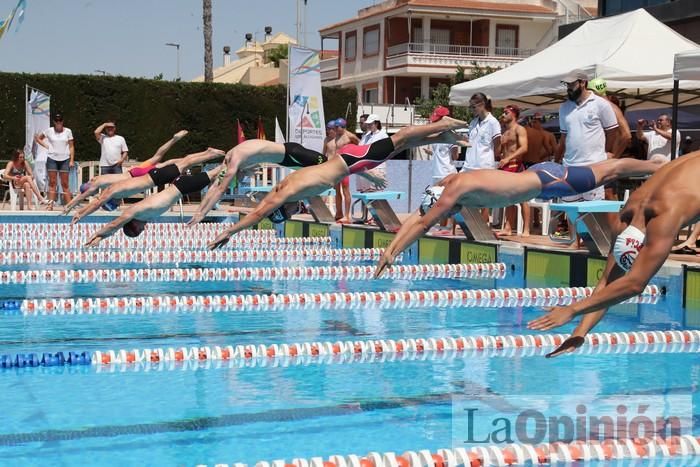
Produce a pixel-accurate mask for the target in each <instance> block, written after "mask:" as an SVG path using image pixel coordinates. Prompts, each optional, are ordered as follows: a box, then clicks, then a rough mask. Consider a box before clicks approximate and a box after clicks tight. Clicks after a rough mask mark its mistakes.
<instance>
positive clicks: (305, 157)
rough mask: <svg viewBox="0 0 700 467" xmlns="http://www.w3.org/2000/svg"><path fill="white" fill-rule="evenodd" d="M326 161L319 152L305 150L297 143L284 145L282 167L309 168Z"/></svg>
mask: <svg viewBox="0 0 700 467" xmlns="http://www.w3.org/2000/svg"><path fill="white" fill-rule="evenodd" d="M326 161H328V159H327V158H326V156H324V155H323V154H321V153H320V152H316V151H313V150H311V149H307V148H305V147H304V146H302V145H301V144H299V143H284V159H282V162H280V163H279V165H281V166H283V167H311V166H314V165H319V164H323V163H324V162H326Z"/></svg>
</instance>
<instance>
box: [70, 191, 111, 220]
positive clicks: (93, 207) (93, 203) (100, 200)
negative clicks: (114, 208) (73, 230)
mask: <svg viewBox="0 0 700 467" xmlns="http://www.w3.org/2000/svg"><path fill="white" fill-rule="evenodd" d="M113 195H114V190H113V189H112V187H110V188H107V189H106V190H104V191H103V192H102V193H100V196H97V197H95V198H93V199H91V200H90V202H89V203H88V204H86V205H85V206H83V208H82V209H80V210H79V211H78V212H76V213H75V215H74V216H73V219H71V221H70V223H71V225H75V224H77V223H78V221H80V219H82V218H83V217H85V216H88V215H90V214H92V213H93V212H95V211H97V210H98V209H99V208H100V206H102V205H103V204H105V203H106V202H107V201H109V200H110V199H111V198H112V196H113Z"/></svg>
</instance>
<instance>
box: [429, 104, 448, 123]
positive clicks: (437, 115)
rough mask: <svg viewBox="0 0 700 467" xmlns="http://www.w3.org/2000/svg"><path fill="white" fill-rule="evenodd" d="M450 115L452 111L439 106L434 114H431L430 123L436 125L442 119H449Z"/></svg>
mask: <svg viewBox="0 0 700 467" xmlns="http://www.w3.org/2000/svg"><path fill="white" fill-rule="evenodd" d="M449 115H450V109H448V108H447V107H445V106H442V105H438V106H437V107H435V110H433V113H432V114H430V122H431V123H434V122H437V121H439V120H440V119H442V117H447V116H449Z"/></svg>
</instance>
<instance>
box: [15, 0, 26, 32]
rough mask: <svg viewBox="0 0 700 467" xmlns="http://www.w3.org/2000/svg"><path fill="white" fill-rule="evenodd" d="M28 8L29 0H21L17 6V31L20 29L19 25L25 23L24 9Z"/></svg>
mask: <svg viewBox="0 0 700 467" xmlns="http://www.w3.org/2000/svg"><path fill="white" fill-rule="evenodd" d="M26 9H27V0H19V3H18V4H17V6H16V7H15V14H14V17H15V18H17V27H16V28H15V32H17V31H19V26H20V25H21V24H22V23H24V10H26Z"/></svg>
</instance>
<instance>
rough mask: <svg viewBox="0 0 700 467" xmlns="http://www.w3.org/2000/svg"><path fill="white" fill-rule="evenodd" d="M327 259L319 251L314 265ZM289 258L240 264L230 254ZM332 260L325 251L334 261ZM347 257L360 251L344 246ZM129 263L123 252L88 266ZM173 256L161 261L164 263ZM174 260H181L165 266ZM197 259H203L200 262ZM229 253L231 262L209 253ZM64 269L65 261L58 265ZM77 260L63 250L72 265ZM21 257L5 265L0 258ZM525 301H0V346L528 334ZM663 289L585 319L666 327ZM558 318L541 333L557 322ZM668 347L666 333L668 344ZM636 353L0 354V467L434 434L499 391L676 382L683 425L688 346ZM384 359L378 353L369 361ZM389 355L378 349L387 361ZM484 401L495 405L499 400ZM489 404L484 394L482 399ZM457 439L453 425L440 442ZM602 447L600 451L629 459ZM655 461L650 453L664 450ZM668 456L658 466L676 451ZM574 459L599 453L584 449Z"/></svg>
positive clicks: (225, 289)
mask: <svg viewBox="0 0 700 467" xmlns="http://www.w3.org/2000/svg"><path fill="white" fill-rule="evenodd" d="M329 263H330V262H326V263H323V264H329ZM273 264H274V265H280V264H283V265H292V264H293V265H318V264H322V263H319V262H317V261H309V262H303V261H295V262H294V263H279V262H275V263H263V262H251V263H241V264H237V266H241V267H248V266H250V267H264V266H270V265H273ZM333 264H340V263H338V262H333ZM353 264H370V263H369V262H353ZM90 266H91V267H94V268H100V267H143V265H136V264H118V265H115V264H112V265H104V264H100V265H95V264H92V265H90ZM164 266H167V267H175V265H173V264H167V265H164ZM178 266H179V267H187V266H189V265H187V264H182V265H178ZM209 266H211V265H210V264H207V267H209ZM222 266H224V267H231V265H230V264H226V265H222ZM61 267H62V268H65V269H67V268H68V267H64V266H61ZM78 267H81V266H80V265H79V266H77V267H76V268H78ZM22 268H26V266H25V265H17V266H5V269H6V270H18V269H22ZM523 285H524V284H523V283H522V280H521V279H520V278H519V277H518V274H516V273H512V272H509V273H508V274H507V276H506V277H505V278H503V279H492V278H484V279H439V280H389V279H380V280H373V281H371V280H344V281H337V280H333V281H323V280H313V281H308V280H307V281H280V280H276V281H235V282H226V281H211V282H208V281H200V282H148V283H117V284H107V283H98V284H71V283H59V284H26V285H19V286H18V285H2V286H0V297H2V298H3V299H8V298H14V299H22V298H40V297H51V298H57V297H76V298H77V297H106V296H145V295H164V294H175V295H183V294H234V293H235V294H266V293H302V292H303V293H314V292H331V291H349V292H359V291H388V290H434V289H469V288H472V289H474V288H494V287H521V286H523ZM541 313H542V310H541V309H537V308H532V307H500V308H484V307H433V306H431V307H412V308H405V309H383V308H380V307H378V306H375V305H369V306H367V307H363V308H360V307H356V308H348V309H333V310H331V309H285V310H269V311H267V310H265V311H260V310H258V311H224V312H216V313H211V312H192V311H191V310H178V312H177V313H157V314H138V315H116V314H114V315H66V316H22V315H18V314H7V315H2V316H0V320H1V321H2V326H0V354H15V353H29V352H34V353H39V354H41V353H43V352H57V351H63V352H67V351H74V352H83V351H96V350H101V351H104V350H109V349H135V348H136V349H142V348H150V349H152V348H156V347H179V346H189V345H228V344H231V345H238V344H272V343H277V344H280V343H293V342H310V341H338V340H340V341H346V340H367V339H377V338H389V339H399V338H407V337H423V338H428V337H440V336H459V335H508V334H532V333H533V332H532V331H529V330H528V329H527V328H526V324H527V322H528V321H529V320H531V319H533V318H535V317H537V316H539V315H540V314H541ZM682 328H683V327H682V315H681V314H680V312H679V308H678V304H677V303H675V302H673V301H672V299H671V298H662V299H660V301H659V302H658V303H656V304H626V305H620V306H618V307H616V308H614V309H613V310H611V312H610V313H609V316H608V317H607V318H606V319H605V320H604V321H603V322H602V323H601V324H600V325H599V327H598V328H597V329H596V330H597V331H633V330H669V329H682ZM571 329H573V324H569V325H567V326H565V327H564V328H562V330H560V331H558V332H570V331H571ZM681 350H683V349H681ZM685 350H686V351H678V349H676V351H671V350H669V349H668V348H666V347H659V348H658V349H656V351H655V352H649V353H605V352H603V353H600V354H585V353H579V354H575V355H571V356H566V357H562V358H557V359H545V358H543V357H542V353H536V354H534V355H528V354H527V353H526V352H505V351H483V352H464V353H454V352H453V353H446V354H441V355H437V354H434V353H433V354H431V353H427V354H424V355H405V356H403V357H401V358H395V359H394V358H388V357H387V358H378V359H367V358H352V357H351V358H342V359H336V360H332V359H331V360H328V359H313V358H310V359H306V360H303V361H302V360H300V361H294V359H292V360H289V359H287V360H279V361H264V360H262V359H261V360H258V361H256V362H253V363H254V364H250V365H239V364H236V363H233V362H211V361H210V362H205V363H198V362H186V363H179V364H172V365H150V364H141V365H131V366H129V365H123V366H121V365H113V366H74V367H69V366H64V367H36V368H11V369H2V370H0V394H3V395H4V402H5V404H6V409H5V410H4V411H3V423H2V424H0V465H36V464H58V465H76V464H80V465H108V466H109V465H196V464H210V465H213V464H215V463H234V462H245V463H249V464H253V463H255V462H256V461H260V460H268V461H270V460H274V459H287V461H289V460H291V459H293V458H310V457H313V456H323V457H327V456H329V455H333V454H339V455H348V454H357V455H364V454H366V453H368V452H370V451H376V452H387V451H392V452H396V453H402V452H404V451H406V450H413V451H418V450H420V449H428V450H431V451H435V450H437V449H440V448H449V447H452V446H453V445H454V443H455V442H459V441H458V440H460V439H461V437H462V436H463V433H460V432H459V429H458V428H456V426H457V423H456V422H455V413H454V409H455V405H456V404H463V403H465V401H466V402H467V403H475V404H477V403H478V404H485V405H486V406H488V407H489V410H491V411H495V412H494V413H498V411H499V410H501V409H502V404H504V403H505V402H504V401H511V402H512V399H513V397H516V398H518V397H521V398H522V397H526V396H532V397H535V398H543V399H547V398H552V399H555V398H558V397H565V396H568V397H580V398H581V399H582V400H601V399H605V398H606V397H612V396H630V397H631V398H632V399H634V400H636V399H639V400H640V401H643V400H645V398H646V399H648V398H649V397H650V396H659V397H662V398H668V400H669V401H672V400H673V399H672V398H670V397H671V396H682V397H685V398H686V399H687V400H688V401H689V402H690V404H691V406H690V408H689V409H688V410H689V411H690V413H687V414H683V415H685V416H687V417H686V418H687V420H686V425H687V426H686V427H685V428H686V429H687V430H688V431H687V432H688V433H693V434H695V435H698V434H700V426H698V425H699V421H700V396H699V395H698V390H697V388H698V385H699V384H700V359H698V351H699V350H700V348H699V347H697V346H695V347H689V348H687V349H685ZM382 360H383V361H382ZM392 360H393V361H392ZM499 404H501V406H499ZM499 407H500V408H499ZM456 440H457V441H456ZM635 462H639V461H625V462H618V461H615V462H614V465H646V464H640V463H636V464H635ZM664 462H665V461H664ZM693 462H694V460H693V459H676V460H672V461H669V462H668V463H664V464H662V465H693ZM591 465H613V463H609V464H608V463H596V464H591Z"/></svg>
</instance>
